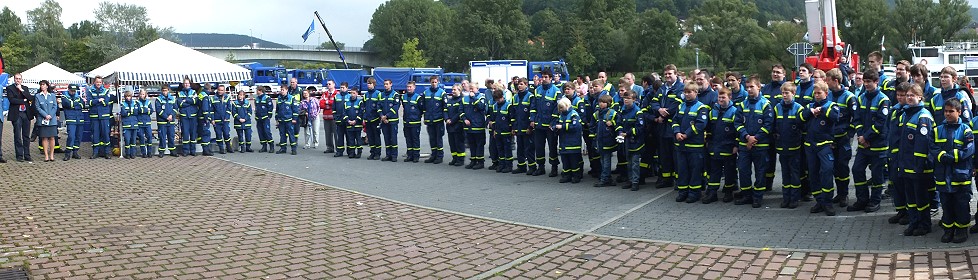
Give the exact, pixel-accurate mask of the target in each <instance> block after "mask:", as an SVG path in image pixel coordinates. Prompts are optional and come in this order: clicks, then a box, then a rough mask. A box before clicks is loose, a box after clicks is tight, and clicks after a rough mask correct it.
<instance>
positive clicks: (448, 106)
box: [445, 96, 465, 132]
mask: <svg viewBox="0 0 978 280" xmlns="http://www.w3.org/2000/svg"><path fill="white" fill-rule="evenodd" d="M448 120H451V121H452V123H450V124H447V125H445V129H446V130H447V131H449V132H459V131H462V129H463V128H464V127H465V125H464V121H463V120H462V97H461V96H458V97H454V96H453V97H447V98H446V99H445V121H446V122H447V121H448Z"/></svg>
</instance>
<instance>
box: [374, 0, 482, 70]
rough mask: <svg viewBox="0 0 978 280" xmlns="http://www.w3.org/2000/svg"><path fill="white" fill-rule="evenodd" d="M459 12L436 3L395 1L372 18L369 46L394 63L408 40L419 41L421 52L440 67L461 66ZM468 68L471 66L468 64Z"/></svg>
mask: <svg viewBox="0 0 978 280" xmlns="http://www.w3.org/2000/svg"><path fill="white" fill-rule="evenodd" d="M454 18H455V11H453V10H452V9H449V8H448V7H447V6H445V5H444V4H442V3H441V2H435V1H432V0H391V1H388V2H386V3H384V4H381V5H380V6H379V7H377V10H375V11H374V14H373V18H371V19H370V27H369V28H368V31H369V32H370V34H371V35H373V38H371V39H370V40H369V41H367V43H365V44H364V45H365V46H369V47H370V49H371V50H373V51H376V52H377V53H378V54H379V56H380V59H381V61H384V62H387V63H390V62H393V61H394V60H397V59H398V57H399V56H400V55H401V53H402V47H403V44H404V42H405V41H407V40H408V39H410V38H418V49H419V50H423V51H424V52H425V53H427V54H428V56H429V58H430V59H431V62H433V63H434V64H436V65H446V64H452V63H455V64H458V61H459V60H461V59H460V58H459V57H456V55H455V53H454V52H455V51H456V50H455V48H456V47H457V44H456V43H455V42H454V37H455V36H457V34H458V33H459V32H460V30H461V29H459V28H458V25H457V23H456V22H455V19H454ZM465 64H466V65H467V63H465Z"/></svg>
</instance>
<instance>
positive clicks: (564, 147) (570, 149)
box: [556, 110, 584, 154]
mask: <svg viewBox="0 0 978 280" xmlns="http://www.w3.org/2000/svg"><path fill="white" fill-rule="evenodd" d="M558 123H559V124H560V125H561V128H560V129H558V130H556V131H557V139H559V140H558V141H557V142H559V144H560V145H558V147H559V153H561V154H579V153H581V145H582V143H583V141H584V140H583V138H582V136H581V133H583V125H581V116H580V115H578V114H577V111H574V110H567V112H564V113H563V114H560V119H559V121H558Z"/></svg>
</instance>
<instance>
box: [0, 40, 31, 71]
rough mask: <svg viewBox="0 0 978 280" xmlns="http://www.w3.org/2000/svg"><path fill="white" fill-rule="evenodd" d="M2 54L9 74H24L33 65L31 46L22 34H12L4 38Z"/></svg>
mask: <svg viewBox="0 0 978 280" xmlns="http://www.w3.org/2000/svg"><path fill="white" fill-rule="evenodd" d="M0 53H3V67H4V71H6V72H8V73H19V72H22V71H24V70H27V68H28V67H30V65H31V64H30V63H31V48H30V45H28V44H27V41H26V39H25V38H24V35H21V34H20V33H11V34H10V35H8V36H7V37H4V40H3V46H0Z"/></svg>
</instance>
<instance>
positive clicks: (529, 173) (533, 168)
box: [526, 165, 537, 176]
mask: <svg viewBox="0 0 978 280" xmlns="http://www.w3.org/2000/svg"><path fill="white" fill-rule="evenodd" d="M536 173H537V167H536V166H535V165H534V166H530V168H527V169H526V175H527V176H533V174H536Z"/></svg>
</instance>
